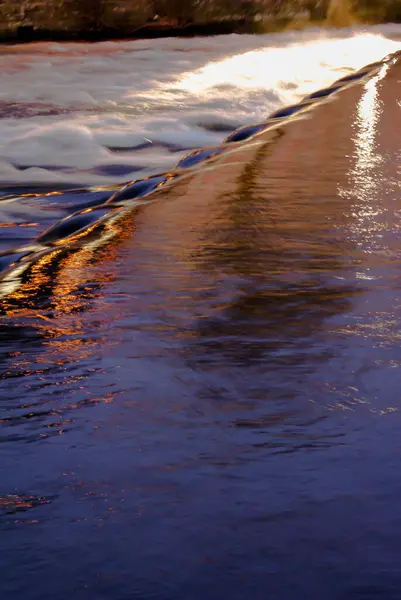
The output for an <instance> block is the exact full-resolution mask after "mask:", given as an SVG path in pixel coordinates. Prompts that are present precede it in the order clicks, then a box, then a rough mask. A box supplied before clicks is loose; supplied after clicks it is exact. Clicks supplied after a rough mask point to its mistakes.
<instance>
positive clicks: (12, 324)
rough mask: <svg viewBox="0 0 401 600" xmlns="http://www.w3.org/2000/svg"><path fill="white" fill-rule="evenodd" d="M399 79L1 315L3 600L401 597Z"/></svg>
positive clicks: (44, 265)
mask: <svg viewBox="0 0 401 600" xmlns="http://www.w3.org/2000/svg"><path fill="white" fill-rule="evenodd" d="M400 67H401V65H400V62H398V64H396V65H394V66H393V67H392V68H390V69H388V70H386V68H384V69H382V71H381V72H380V73H379V75H378V76H376V77H375V78H374V79H372V80H371V81H370V82H369V83H367V84H366V85H365V86H361V87H357V88H352V89H350V90H348V91H346V92H343V94H342V96H341V97H340V98H338V99H337V100H335V102H333V103H328V104H324V105H323V106H321V107H320V108H318V109H317V110H316V111H315V112H314V114H313V116H312V118H311V119H310V120H304V121H298V122H296V123H294V124H292V125H291V126H289V127H288V128H286V129H285V130H283V131H282V132H279V133H278V134H277V135H276V136H275V137H274V138H273V139H271V140H266V143H264V144H261V145H259V146H257V147H251V148H248V149H245V150H244V151H243V152H241V153H238V156H237V157H236V159H235V162H234V163H231V164H230V160H228V161H226V162H224V160H222V162H221V163H220V166H219V165H217V166H216V168H215V169H212V170H206V171H204V170H202V171H200V172H199V173H198V174H196V175H194V176H193V177H192V178H188V179H186V180H184V181H183V182H181V183H179V184H178V185H176V186H173V187H171V188H170V189H169V190H167V191H165V192H162V193H161V194H160V195H159V196H158V199H157V200H155V201H154V202H153V203H151V204H149V205H147V206H144V207H142V208H140V209H139V210H137V211H136V212H133V213H132V214H129V215H128V216H126V217H125V218H124V220H123V221H120V222H117V223H115V224H114V225H113V226H112V227H111V230H110V231H109V232H108V234H107V235H108V239H105V238H103V239H99V238H96V237H94V238H93V239H91V240H89V243H85V244H83V245H82V246H80V247H77V248H75V249H74V251H72V252H70V253H66V252H63V251H60V252H58V251H56V252H54V253H53V254H52V255H48V256H47V257H45V258H43V259H42V260H40V261H38V262H37V263H36V264H35V265H33V266H32V267H31V269H30V271H29V273H27V274H26V276H25V277H24V280H23V282H22V285H21V286H20V287H18V288H17V289H15V290H14V291H13V292H12V293H11V294H10V295H8V296H4V297H3V299H2V316H1V320H0V442H1V444H0V452H1V457H0V557H1V558H0V562H1V577H0V592H1V597H2V598H3V597H4V598H7V599H10V600H11V599H12V600H27V599H29V600H43V599H48V598H49V599H53V598H58V599H60V600H67V599H68V600H70V599H71V598H74V599H77V600H93V599H96V600H97V599H99V600H128V599H132V598H138V599H144V600H145V599H155V600H204V599H207V600H218V599H219V600H220V599H221V598H231V599H232V600H243V599H245V598H246V599H248V598H249V599H255V600H259V599H260V600H264V599H280V600H299V599H303V598H312V599H314V598H316V599H317V598H326V599H328V600H346V599H351V598H352V599H373V598H374V599H383V598H386V600H389V599H398V598H400V589H401V570H400V564H399V545H400V544H399V540H400V535H401V477H400V450H401V438H400V433H399V432H400V427H401V416H400V412H399V409H400V389H401V345H400V342H401V332H400V317H401V286H400V266H399V265H400V258H401V229H400V216H401V202H400V177H399V175H400V172H399V167H400V145H399V138H398V137H397V136H398V133H397V125H396V124H397V123H398V125H399V124H400V102H401V98H400V86H399V81H400V77H401V70H400ZM398 130H399V127H398ZM60 198H61V199H60V200H57V197H56V198H54V197H45V196H43V197H38V198H37V199H36V200H35V201H33V200H32V199H26V200H24V199H21V200H20V201H18V204H15V208H13V211H12V210H11V208H9V207H8V208H7V209H5V210H7V211H9V214H10V215H11V214H12V215H13V217H12V218H13V219H14V220H12V221H11V220H10V222H9V226H8V227H6V226H3V228H2V229H0V232H1V234H2V235H1V241H0V249H1V250H5V249H6V248H9V247H10V246H12V245H15V246H18V245H21V244H24V243H28V241H29V240H31V239H32V238H33V237H34V236H35V235H36V234H37V233H38V232H39V231H42V230H43V229H44V228H45V227H46V226H47V225H48V224H50V223H52V222H54V221H55V220H56V219H57V218H60V216H63V215H65V214H67V213H68V211H70V212H71V211H73V210H76V209H77V208H79V206H81V205H82V204H83V203H84V202H85V201H87V198H80V197H79V196H78V197H77V196H65V195H62V196H60ZM35 202H36V204H35ZM21 215H23V216H21ZM10 219H11V217H10ZM106 237H107V236H106Z"/></svg>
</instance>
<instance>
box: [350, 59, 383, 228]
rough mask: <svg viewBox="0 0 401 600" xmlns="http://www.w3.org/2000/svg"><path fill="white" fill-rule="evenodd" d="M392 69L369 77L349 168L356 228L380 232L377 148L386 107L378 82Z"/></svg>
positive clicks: (356, 127)
mask: <svg viewBox="0 0 401 600" xmlns="http://www.w3.org/2000/svg"><path fill="white" fill-rule="evenodd" d="M387 70H388V67H387V65H384V66H383V67H382V69H381V70H380V72H379V73H378V75H377V76H376V77H374V78H373V79H371V80H370V81H368V82H367V83H366V85H365V88H364V92H363V94H362V96H361V99H360V101H359V103H358V105H357V111H356V120H355V124H354V129H355V135H354V139H353V142H354V147H355V162H354V166H353V168H352V169H351V171H350V172H349V176H350V182H351V185H352V188H351V190H350V194H351V199H352V200H353V206H352V214H353V216H354V218H355V219H356V224H355V229H356V230H358V231H359V232H364V235H367V234H368V233H369V232H370V233H372V232H373V231H374V232H377V228H378V227H379V224H378V222H377V219H376V220H375V219H374V217H378V215H379V214H380V207H379V206H378V205H377V202H376V191H377V188H378V186H379V185H380V182H379V181H378V179H377V166H378V165H379V164H380V163H381V161H382V157H381V155H380V153H379V152H378V149H377V143H376V136H377V124H378V121H379V118H380V114H381V110H382V107H381V105H380V102H379V101H378V83H379V82H380V81H381V80H382V79H383V78H384V76H385V75H386V72H387Z"/></svg>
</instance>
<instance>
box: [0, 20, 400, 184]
mask: <svg viewBox="0 0 401 600" xmlns="http://www.w3.org/2000/svg"><path fill="white" fill-rule="evenodd" d="M400 48H401V26H400V25H385V26H375V27H368V28H348V29H343V30H321V29H311V30H307V31H303V32H285V33H279V34H266V35H226V36H216V37H206V38H192V39H178V38H166V39H161V40H139V41H118V42H114V41H113V42H103V43H96V44H78V43H65V44H64V43H63V44H59V43H38V44H29V45H23V46H2V47H0V70H1V86H0V183H1V184H3V185H21V184H25V185H26V184H39V183H54V184H55V185H56V184H60V183H62V184H66V183H71V184H82V185H109V184H110V185H112V184H114V183H117V182H121V181H127V180H132V179H136V178H139V177H144V176H146V175H149V174H152V173H155V172H158V171H159V172H160V171H166V170H168V169H169V168H171V167H172V166H173V165H175V164H176V163H177V161H178V160H179V158H180V156H181V155H184V154H185V153H186V152H187V151H188V150H189V149H192V148H199V147H204V146H209V145H215V144H218V143H220V142H221V140H222V139H223V138H224V137H225V135H226V134H227V132H229V131H231V130H233V129H235V128H237V127H239V126H241V125H244V124H248V123H253V122H258V121H261V120H263V119H265V118H266V117H267V116H268V114H269V113H270V112H272V111H273V110H275V109H277V108H279V107H281V106H284V105H287V104H291V103H293V102H297V101H299V100H300V98H302V97H303V96H304V95H306V94H308V93H311V92H313V91H315V90H317V89H319V88H322V87H324V86H326V85H329V84H331V83H332V82H333V81H334V80H336V79H338V78H339V77H341V75H343V74H347V73H350V72H352V71H354V70H357V69H359V68H361V67H362V66H364V65H365V64H368V63H371V62H374V61H377V60H380V59H382V58H383V57H384V56H386V55H387V54H389V53H391V52H394V51H396V50H399V49H400Z"/></svg>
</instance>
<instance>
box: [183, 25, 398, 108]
mask: <svg viewBox="0 0 401 600" xmlns="http://www.w3.org/2000/svg"><path fill="white" fill-rule="evenodd" d="M396 47H399V44H397V43H396V42H394V41H391V40H388V39H386V38H383V37H382V36H380V35H373V34H367V33H361V34H358V35H355V36H354V37H352V38H350V39H347V40H344V39H324V38H322V39H321V40H314V41H313V42H307V43H304V44H299V43H298V44H293V45H291V46H287V47H268V48H264V49H262V50H253V51H250V52H246V53H244V54H238V55H235V56H230V57H227V58H225V59H224V60H221V61H217V62H212V63H209V64H207V65H206V66H205V67H203V68H202V69H200V70H198V71H195V72H191V73H188V74H186V75H185V76H184V77H183V78H182V79H181V80H180V81H179V83H178V86H177V87H178V88H179V89H181V90H183V91H185V92H192V93H196V94H202V93H204V94H207V93H208V91H210V88H216V87H219V86H223V87H224V90H222V93H224V95H227V87H229V86H233V87H236V88H238V87H240V88H245V89H247V88H259V89H270V90H279V91H280V96H281V97H282V100H283V101H285V102H286V101H292V99H293V97H294V90H296V93H297V94H299V95H304V94H307V93H310V92H313V91H315V90H316V88H318V87H319V85H320V86H321V87H323V86H325V85H328V84H331V83H332V82H333V81H334V80H335V79H336V78H337V77H340V76H341V75H342V74H343V73H344V72H347V71H352V70H357V69H360V68H361V67H363V66H364V65H366V64H368V63H369V62H374V61H377V60H379V59H381V58H383V57H384V56H386V55H387V54H388V53H389V52H391V51H393V50H395V49H396ZM306 65H307V69H305V66H306ZM306 72H307V73H308V78H307V79H305V73H306ZM289 82H291V83H289ZM215 92H216V90H215V89H214V90H213V93H215Z"/></svg>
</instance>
